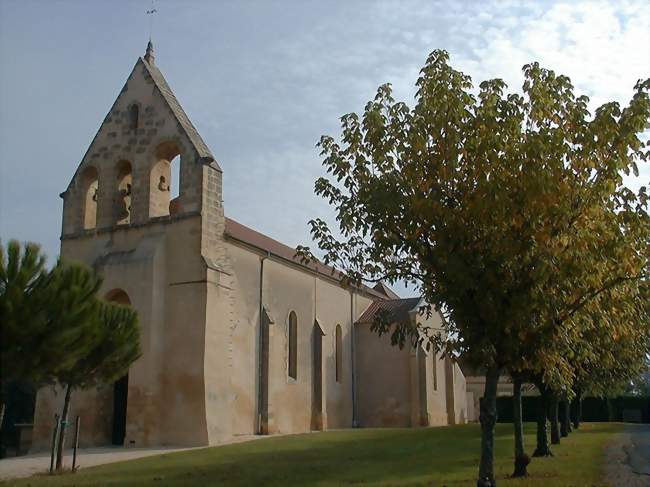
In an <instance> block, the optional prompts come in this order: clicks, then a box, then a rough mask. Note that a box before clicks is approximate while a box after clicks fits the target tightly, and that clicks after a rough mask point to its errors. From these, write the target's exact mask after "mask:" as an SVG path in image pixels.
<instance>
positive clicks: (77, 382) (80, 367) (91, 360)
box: [56, 300, 140, 470]
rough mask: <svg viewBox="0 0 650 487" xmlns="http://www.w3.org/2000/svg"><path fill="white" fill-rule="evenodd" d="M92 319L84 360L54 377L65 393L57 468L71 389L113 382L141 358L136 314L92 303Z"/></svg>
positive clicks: (104, 303)
mask: <svg viewBox="0 0 650 487" xmlns="http://www.w3.org/2000/svg"><path fill="white" fill-rule="evenodd" d="M93 307H94V312H95V313H94V316H93V317H92V319H91V321H90V322H89V326H88V329H87V333H88V334H89V336H91V337H92V339H91V340H90V341H89V344H88V347H87V349H86V351H85V353H84V354H83V356H82V357H81V358H80V359H79V360H77V362H76V363H75V364H74V366H73V367H71V368H69V369H66V370H63V371H61V372H60V373H58V374H57V377H56V379H57V382H58V383H59V384H61V386H62V387H64V389H65V398H64V402H63V411H62V413H61V422H62V424H63V425H64V427H63V428H62V429H61V433H60V435H59V439H58V445H57V459H56V468H57V470H59V469H61V468H62V466H63V448H64V445H65V436H66V435H65V432H66V428H65V425H67V421H68V413H69V409H70V400H71V396H72V392H73V390H74V389H85V388H89V387H93V386H96V385H98V384H106V383H111V382H114V381H115V380H117V379H119V378H120V377H122V376H123V375H124V374H126V372H127V371H128V370H129V367H130V366H131V364H133V362H135V361H136V360H137V359H138V357H140V329H139V326H138V318H137V314H136V312H135V311H134V310H133V309H131V308H128V307H125V306H121V305H118V304H113V303H107V302H102V301H99V300H93Z"/></svg>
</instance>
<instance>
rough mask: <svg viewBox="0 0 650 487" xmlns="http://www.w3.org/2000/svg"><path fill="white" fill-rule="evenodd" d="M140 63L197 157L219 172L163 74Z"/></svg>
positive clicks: (212, 157)
mask: <svg viewBox="0 0 650 487" xmlns="http://www.w3.org/2000/svg"><path fill="white" fill-rule="evenodd" d="M140 61H141V62H142V64H143V65H144V67H145V68H146V69H147V71H148V72H149V74H150V75H151V79H153V82H154V84H155V85H156V87H157V88H158V90H159V91H160V94H161V95H162V96H163V98H164V99H165V101H166V102H167V104H168V105H169V108H170V109H171V111H172V113H173V114H174V117H176V120H178V123H179V124H180V126H181V128H182V129H183V131H184V132H185V135H187V138H188V139H189V140H190V142H191V143H192V145H193V146H194V148H195V149H196V152H197V153H198V155H199V157H201V158H203V159H211V160H212V161H213V162H212V164H213V165H215V167H216V168H217V169H219V170H221V168H219V164H218V163H217V161H216V159H215V158H214V156H213V155H212V152H210V149H209V148H208V146H207V145H206V143H205V142H203V139H202V138H201V136H200V135H199V132H198V131H197V130H196V127H194V125H193V124H192V122H191V121H190V119H189V117H188V116H187V114H186V113H185V110H183V107H181V104H180V103H179V102H178V99H177V98H176V96H175V95H174V92H172V89H171V88H170V87H169V85H168V84H167V81H166V80H165V77H164V76H163V74H162V73H161V72H160V70H159V69H158V68H157V67H156V66H155V65H154V64H150V63H148V62H147V61H146V60H145V59H143V58H140Z"/></svg>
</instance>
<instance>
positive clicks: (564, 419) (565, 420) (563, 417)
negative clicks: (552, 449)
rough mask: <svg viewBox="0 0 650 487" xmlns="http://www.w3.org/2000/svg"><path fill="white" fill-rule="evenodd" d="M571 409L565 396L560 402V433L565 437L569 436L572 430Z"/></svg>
mask: <svg viewBox="0 0 650 487" xmlns="http://www.w3.org/2000/svg"><path fill="white" fill-rule="evenodd" d="M569 409H570V408H569V400H568V399H567V398H566V397H565V398H564V400H563V401H562V402H561V403H560V435H561V436H562V437H563V438H566V437H567V436H569V433H570V432H571V417H570V411H569Z"/></svg>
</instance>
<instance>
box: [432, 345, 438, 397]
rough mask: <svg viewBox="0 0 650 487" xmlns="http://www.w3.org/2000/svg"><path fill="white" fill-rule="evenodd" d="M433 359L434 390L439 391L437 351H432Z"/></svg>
mask: <svg viewBox="0 0 650 487" xmlns="http://www.w3.org/2000/svg"><path fill="white" fill-rule="evenodd" d="M431 357H432V362H433V367H432V368H433V390H434V391H437V390H438V357H436V351H435V350H431Z"/></svg>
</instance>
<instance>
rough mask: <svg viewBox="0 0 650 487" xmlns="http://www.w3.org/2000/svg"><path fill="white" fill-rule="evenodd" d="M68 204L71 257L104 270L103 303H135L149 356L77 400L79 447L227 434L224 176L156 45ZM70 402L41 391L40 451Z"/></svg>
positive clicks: (64, 248)
mask: <svg viewBox="0 0 650 487" xmlns="http://www.w3.org/2000/svg"><path fill="white" fill-rule="evenodd" d="M175 165H178V167H174V166H175ZM174 174H178V175H179V176H180V177H179V178H178V179H179V180H178V181H176V180H174ZM174 188H178V196H177V197H173V196H172V194H173V192H174V191H173V189H174ZM61 197H62V198H63V225H62V231H61V258H62V259H63V260H66V261H78V262H82V263H84V264H86V265H88V266H91V267H94V268H95V269H96V270H97V271H98V272H99V273H100V274H101V275H102V276H103V278H104V283H103V289H102V294H103V297H104V298H106V299H109V300H115V301H118V302H121V303H123V304H127V305H130V306H132V307H133V308H135V309H136V310H137V312H138V316H139V322H140V327H141V349H142V356H141V358H140V359H138V360H137V361H136V362H135V363H134V364H133V365H132V367H131V369H130V370H129V372H128V376H126V377H125V378H123V379H121V380H120V381H118V382H119V384H118V383H116V384H114V385H113V384H111V385H105V386H100V387H97V388H95V389H91V390H86V391H75V392H74V393H73V397H72V405H71V416H70V419H73V418H74V417H75V416H76V415H80V416H81V417H82V428H81V437H80V444H81V445H82V446H95V445H106V444H110V443H117V444H124V445H125V446H135V447H143V446H151V445H165V444H169V445H172V444H173V445H206V444H214V443H217V442H219V441H220V440H222V439H223V438H226V437H228V436H229V435H230V424H231V421H230V420H229V418H228V417H227V416H228V414H229V408H228V407H227V402H228V397H226V395H227V394H226V393H225V391H228V390H229V387H228V384H227V382H228V381H229V374H228V372H227V370H228V367H229V363H230V361H229V351H228V348H229V344H228V336H229V334H228V327H229V324H228V323H227V322H224V321H223V320H222V318H221V317H227V316H228V313H229V309H230V302H231V297H230V294H229V292H230V286H229V276H230V272H229V270H228V269H229V265H228V262H227V260H226V255H225V248H224V245H223V238H224V226H225V221H224V211H223V202H222V171H221V168H220V167H219V164H218V163H217V161H216V160H215V158H214V156H213V155H212V153H211V152H210V149H208V147H207V146H206V144H205V143H204V142H203V140H202V139H201V136H200V135H199V134H198V132H197V130H196V128H195V127H194V126H193V125H192V123H191V122H190V120H189V118H188V117H187V115H186V114H185V112H184V110H183V109H182V108H181V106H180V104H179V102H178V100H177V99H176V97H175V96H174V94H173V93H172V91H171V89H170V87H169V85H168V84H167V82H166V81H165V78H164V77H163V75H162V73H161V72H160V70H159V69H158V68H157V67H156V65H155V62H154V52H153V45H152V44H151V42H150V43H149V44H148V46H147V51H146V54H145V56H143V57H141V58H139V59H138V61H137V62H136V64H135V66H134V68H133V70H132V71H131V74H130V75H129V77H128V79H127V81H126V84H125V85H124V87H123V88H122V90H121V92H120V93H119V95H118V97H117V99H116V100H115V102H114V103H113V106H112V107H111V109H110V111H109V112H108V114H107V115H106V118H105V119H104V121H103V123H102V124H101V126H100V128H99V130H98V132H97V134H96V135H95V137H94V139H93V140H92V142H91V144H90V147H89V148H88V150H87V151H86V153H85V155H84V156H83V158H82V159H81V162H80V164H79V166H78V168H77V170H76V172H75V174H74V175H73V177H72V180H71V181H70V184H69V185H68V187H67V189H66V190H65V191H64V192H63V193H62V194H61ZM125 384H126V386H125ZM62 400H63V395H62V394H61V393H60V392H58V393H57V391H56V390H54V389H52V388H50V387H47V388H43V389H41V390H40V391H39V393H38V397H37V404H36V412H35V418H34V442H33V446H34V447H35V449H39V448H46V447H47V445H48V444H49V441H50V438H51V431H52V427H53V421H54V419H53V418H54V414H55V413H57V412H60V411H61V403H62ZM71 437H72V435H68V438H71Z"/></svg>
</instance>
